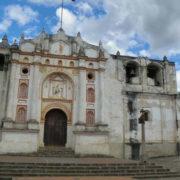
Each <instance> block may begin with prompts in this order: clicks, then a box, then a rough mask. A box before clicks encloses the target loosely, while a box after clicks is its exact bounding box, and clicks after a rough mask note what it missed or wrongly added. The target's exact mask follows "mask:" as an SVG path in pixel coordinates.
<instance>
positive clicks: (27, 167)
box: [0, 165, 169, 171]
mask: <svg viewBox="0 0 180 180" xmlns="http://www.w3.org/2000/svg"><path fill="white" fill-rule="evenodd" d="M6 169H53V170H61V169H63V170H66V169H76V170H79V169H80V170H81V169H85V170H88V169H98V170H108V169H110V170H113V169H115V170H152V171H155V170H157V171H160V170H166V171H169V169H164V168H162V167H159V168H158V167H146V168H144V167H111V166H109V167H101V166H99V167H98V166H90V167H83V166H77V167H76V166H74V167H73V166H59V167H58V166H54V167H53V166H34V167H33V166H24V167H23V166H18V165H17V166H1V167H0V170H6Z"/></svg>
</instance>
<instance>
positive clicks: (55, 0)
mask: <svg viewBox="0 0 180 180" xmlns="http://www.w3.org/2000/svg"><path fill="white" fill-rule="evenodd" d="M28 1H29V2H31V3H34V4H38V5H45V6H57V5H59V4H61V2H62V0H28ZM70 1H71V0H65V1H64V2H65V3H69V2H70Z"/></svg>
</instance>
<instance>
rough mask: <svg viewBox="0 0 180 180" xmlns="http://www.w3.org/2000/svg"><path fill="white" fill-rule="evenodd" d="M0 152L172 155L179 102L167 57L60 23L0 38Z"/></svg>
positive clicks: (129, 156) (130, 156) (131, 156)
mask: <svg viewBox="0 0 180 180" xmlns="http://www.w3.org/2000/svg"><path fill="white" fill-rule="evenodd" d="M0 102H1V108H0V153H1V154H5V153H28V152H36V151H37V150H38V148H39V147H44V146H65V147H70V148H72V149H73V150H74V151H75V153H77V154H82V155H84V154H98V155H110V156H115V157H119V158H126V159H137V158H138V157H139V156H140V155H141V153H142V152H141V147H142V128H141V126H142V125H141V123H139V117H140V116H141V112H142V110H143V111H145V112H146V114H147V117H146V121H145V125H144V126H145V128H144V130H145V155H146V156H148V157H151V156H162V155H175V154H176V153H177V145H179V135H180V134H179V126H178V125H179V120H180V113H179V112H180V101H179V97H178V95H177V88H176V70H175V64H174V63H173V62H170V61H168V60H167V58H166V57H164V58H163V59H162V61H160V60H153V59H149V58H147V57H130V56H123V55H121V54H120V53H119V52H117V54H115V55H112V54H109V53H108V52H107V51H106V50H105V49H104V48H103V45H102V43H101V42H99V45H97V46H96V45H92V44H89V43H88V42H85V41H84V40H83V39H82V37H81V34H80V33H78V34H77V35H76V36H74V37H72V36H68V35H66V34H65V32H64V31H63V29H59V30H58V32H57V33H56V34H53V35H49V34H47V33H46V32H45V31H44V30H43V31H42V32H41V33H40V34H39V35H38V36H37V37H35V38H34V39H26V38H25V37H24V36H23V35H22V36H21V38H20V40H19V43H18V44H17V43H16V42H14V43H13V44H12V45H10V44H9V43H8V39H7V36H6V35H5V36H4V37H3V38H2V42H1V43H0Z"/></svg>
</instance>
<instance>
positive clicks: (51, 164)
mask: <svg viewBox="0 0 180 180" xmlns="http://www.w3.org/2000/svg"><path fill="white" fill-rule="evenodd" d="M6 165H12V166H16V165H19V166H35V165H36V166H58V167H59V166H63V167H64V166H87V167H89V166H104V167H108V166H113V167H114V166H119V167H147V166H151V167H163V166H161V165H156V164H155V163H146V164H144V163H138V162H137V163H136V162H133V163H89V162H87V163H84V162H83V163H48V162H47V163H44V162H43V163H41V162H38V163H36V162H35V163H33V162H30V163H27V162H1V163H0V166H6Z"/></svg>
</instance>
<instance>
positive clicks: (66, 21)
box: [52, 8, 77, 34]
mask: <svg viewBox="0 0 180 180" xmlns="http://www.w3.org/2000/svg"><path fill="white" fill-rule="evenodd" d="M56 16H57V17H58V23H57V24H56V25H55V26H53V27H52V32H54V33H55V32H57V30H58V29H59V28H60V25H61V23H60V21H61V8H58V9H57V10H56ZM76 23H77V18H76V16H75V15H74V14H73V13H72V12H71V11H69V10H68V9H64V10H63V29H65V30H67V31H66V32H67V33H70V34H71V33H72V32H73V31H74V29H75V26H76Z"/></svg>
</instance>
